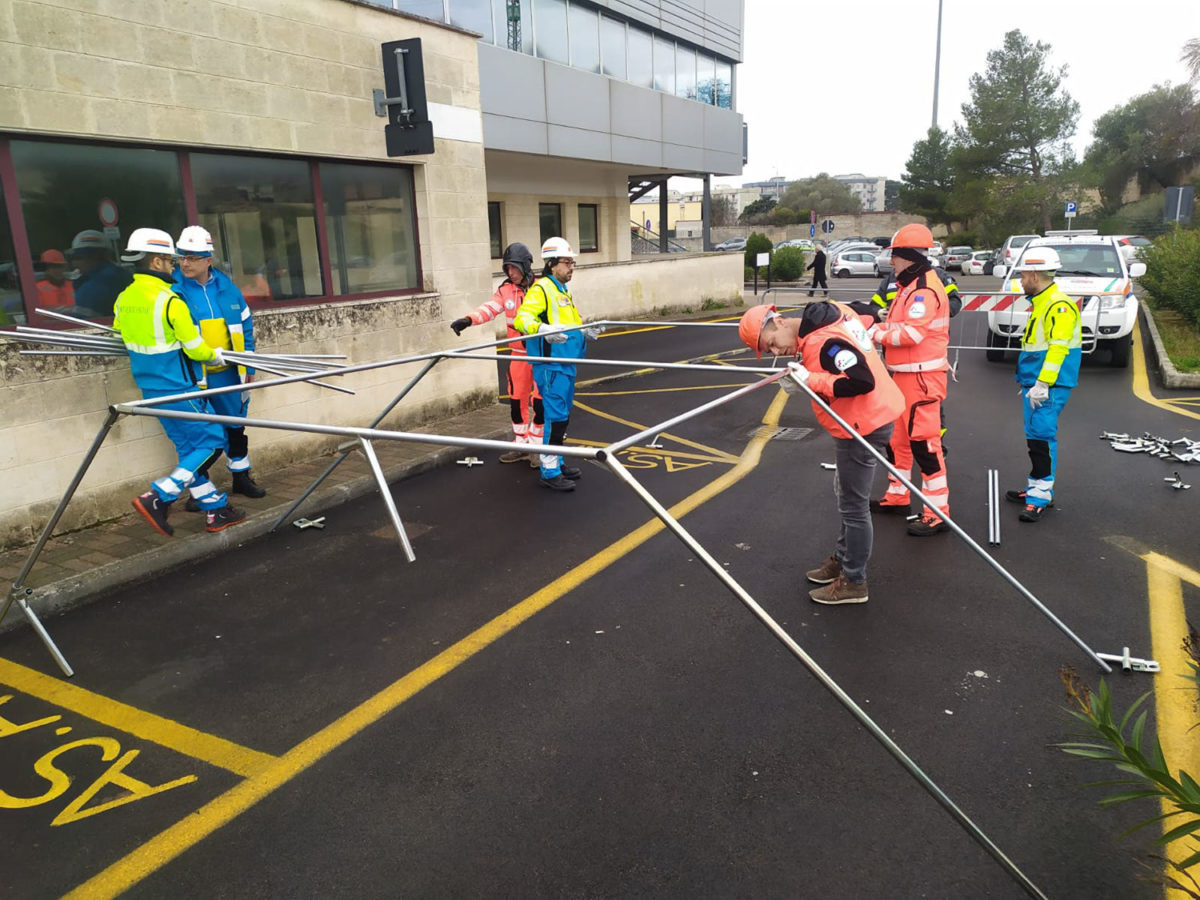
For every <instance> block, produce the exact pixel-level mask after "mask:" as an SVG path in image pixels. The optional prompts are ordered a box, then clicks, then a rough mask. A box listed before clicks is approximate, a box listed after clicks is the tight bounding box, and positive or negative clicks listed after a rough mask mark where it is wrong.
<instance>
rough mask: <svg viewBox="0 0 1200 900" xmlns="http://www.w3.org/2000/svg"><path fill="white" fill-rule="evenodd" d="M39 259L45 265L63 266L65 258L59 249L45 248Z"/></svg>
mask: <svg viewBox="0 0 1200 900" xmlns="http://www.w3.org/2000/svg"><path fill="white" fill-rule="evenodd" d="M41 261H42V263H43V264H44V265H47V266H65V265H66V264H67V258H66V257H65V256H63V255H62V251H61V250H46V251H45V252H44V253H42V256H41Z"/></svg>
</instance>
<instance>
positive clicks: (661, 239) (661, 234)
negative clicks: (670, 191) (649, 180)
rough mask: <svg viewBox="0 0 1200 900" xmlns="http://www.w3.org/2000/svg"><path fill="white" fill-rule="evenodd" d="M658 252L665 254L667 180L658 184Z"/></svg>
mask: <svg viewBox="0 0 1200 900" xmlns="http://www.w3.org/2000/svg"><path fill="white" fill-rule="evenodd" d="M658 252H659V253H666V252H667V179H666V178H664V179H663V180H662V181H660V182H659V183H658Z"/></svg>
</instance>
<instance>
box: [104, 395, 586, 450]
mask: <svg viewBox="0 0 1200 900" xmlns="http://www.w3.org/2000/svg"><path fill="white" fill-rule="evenodd" d="M113 408H114V409H116V410H117V411H118V412H120V413H122V414H124V415H129V416H150V417H152V418H159V419H184V420H186V421H189V422H216V423H217V424H218V425H234V426H239V425H240V426H245V427H246V428H274V429H276V430H278V431H305V432H309V433H311V434H333V435H342V436H344V437H353V438H360V437H366V438H370V439H372V440H383V441H411V442H412V443H416V444H447V445H449V446H452V447H471V448H474V449H477V450H511V449H513V447H514V446H515V445H514V444H513V442H512V441H493V440H487V439H485V438H468V437H461V436H459V435H446V434H423V433H418V432H411V431H379V430H377V429H374V428H357V427H355V426H352V425H311V424H309V423H307V422H280V421H276V420H274V419H251V418H243V417H241V416H219V415H216V414H212V415H209V414H208V413H192V412H184V411H183V410H178V409H158V408H157V407H147V406H138V405H137V404H134V403H118V404H116V405H115V406H114V407H113ZM521 449H522V450H526V451H527V452H529V453H544V454H554V455H556V456H577V457H579V458H581V459H595V458H596V456H597V454H598V453H599V452H600V448H598V447H571V446H567V445H561V446H559V445H556V444H521Z"/></svg>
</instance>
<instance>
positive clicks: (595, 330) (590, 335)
mask: <svg viewBox="0 0 1200 900" xmlns="http://www.w3.org/2000/svg"><path fill="white" fill-rule="evenodd" d="M583 333H584V335H585V336H586V337H587V339H588V340H589V341H594V340H596V339H597V338H598V337H600V335H602V334H604V326H603V325H593V326H592V327H591V328H585V329H583Z"/></svg>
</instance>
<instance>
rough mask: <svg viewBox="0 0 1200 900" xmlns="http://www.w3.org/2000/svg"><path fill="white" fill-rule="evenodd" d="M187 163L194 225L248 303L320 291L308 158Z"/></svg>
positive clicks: (215, 158)
mask: <svg viewBox="0 0 1200 900" xmlns="http://www.w3.org/2000/svg"><path fill="white" fill-rule="evenodd" d="M191 162H192V183H193V184H194V185H195V188H196V206H197V208H198V210H199V212H200V224H201V225H203V226H204V227H205V228H207V229H208V230H209V231H210V232H212V236H213V242H214V244H215V245H216V254H215V255H216V256H217V257H218V258H219V262H218V265H219V266H220V267H221V268H223V269H225V271H226V272H228V273H229V274H230V276H231V277H232V278H233V280H234V281H235V282H236V283H237V285H238V287H240V288H241V289H242V293H243V294H245V295H246V298H247V299H248V300H254V299H258V300H298V299H301V298H305V297H320V296H321V295H322V294H324V290H323V288H322V284H321V262H320V252H319V250H318V247H317V223H316V210H315V204H314V202H313V186H312V177H311V175H310V170H309V165H308V163H307V162H304V161H302V160H295V159H278V158H265V157H261V158H260V157H254V156H231V155H217V154H209V153H193V154H192V155H191Z"/></svg>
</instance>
